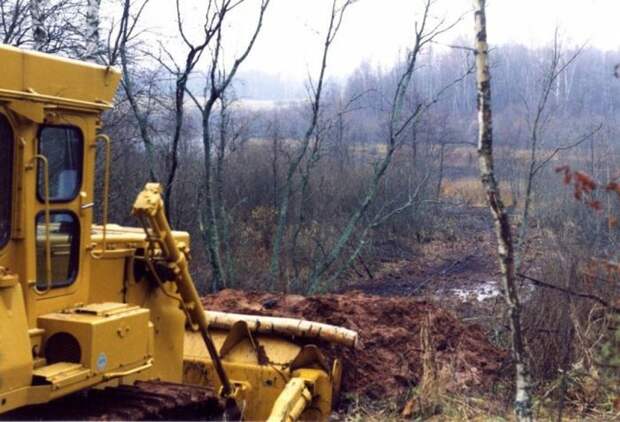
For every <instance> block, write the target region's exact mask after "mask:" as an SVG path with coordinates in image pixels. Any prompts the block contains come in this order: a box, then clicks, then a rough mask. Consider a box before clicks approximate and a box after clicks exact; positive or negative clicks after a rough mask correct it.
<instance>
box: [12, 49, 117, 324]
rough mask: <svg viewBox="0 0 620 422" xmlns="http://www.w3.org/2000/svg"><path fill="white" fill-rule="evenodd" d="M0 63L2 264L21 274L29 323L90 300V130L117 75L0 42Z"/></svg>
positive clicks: (92, 160) (96, 124) (111, 92)
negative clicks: (0, 72)
mask: <svg viewBox="0 0 620 422" xmlns="http://www.w3.org/2000/svg"><path fill="white" fill-rule="evenodd" d="M0 62H2V63H3V82H2V87H1V89H0V267H3V268H6V269H10V270H11V271H12V272H14V273H15V274H17V275H18V278H19V281H20V283H21V286H22V289H23V291H24V299H25V301H26V307H27V309H28V319H29V326H31V327H34V325H35V319H36V317H37V315H40V314H42V313H46V312H50V311H52V310H56V309H60V308H62V307H63V306H66V303H67V302H69V301H72V302H74V303H78V302H80V301H81V302H86V299H87V295H88V283H87V282H86V281H85V280H87V279H88V276H89V270H90V268H89V261H88V260H87V259H85V255H86V254H87V253H88V251H89V248H90V247H91V233H90V231H91V230H90V227H91V225H92V223H93V206H94V203H95V198H94V179H93V176H94V174H95V168H94V165H95V154H96V150H97V149H96V148H95V146H96V143H97V141H96V139H97V138H96V131H97V129H98V127H99V124H100V113H101V112H102V111H103V110H105V109H107V108H109V107H111V101H112V99H113V96H114V93H115V91H116V87H117V84H118V81H119V76H120V75H119V73H118V71H116V70H114V69H111V68H109V69H106V68H102V67H99V66H94V65H89V64H86V63H81V62H77V61H71V60H68V59H62V58H56V57H55V58H53V59H52V58H50V57H49V56H46V55H42V54H38V53H33V52H24V51H21V50H18V49H14V48H10V47H5V46H3V47H2V48H1V49H0ZM101 199H102V198H100V200H101ZM69 296H73V298H71V299H70V300H68V297H69Z"/></svg>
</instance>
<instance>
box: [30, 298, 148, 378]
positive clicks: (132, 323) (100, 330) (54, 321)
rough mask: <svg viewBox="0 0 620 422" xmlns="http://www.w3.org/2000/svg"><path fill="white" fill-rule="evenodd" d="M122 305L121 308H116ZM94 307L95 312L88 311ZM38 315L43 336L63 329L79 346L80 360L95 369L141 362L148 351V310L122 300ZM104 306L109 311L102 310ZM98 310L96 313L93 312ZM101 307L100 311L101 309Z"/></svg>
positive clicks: (146, 358) (126, 365)
mask: <svg viewBox="0 0 620 422" xmlns="http://www.w3.org/2000/svg"><path fill="white" fill-rule="evenodd" d="M119 306H120V307H124V311H123V310H122V309H119ZM93 309H95V311H96V312H95V313H91V311H92V310H93ZM82 310H83V311H84V312H80V309H79V308H78V309H74V310H72V311H70V312H58V313H52V314H47V315H43V316H41V317H39V319H38V325H39V326H40V327H41V328H43V329H45V332H46V340H45V341H49V339H50V338H51V336H53V335H54V334H56V333H60V332H66V333H69V334H71V335H72V336H73V337H75V339H76V340H77V341H78V343H79V344H80V347H81V364H82V365H84V366H85V367H86V368H89V369H91V370H92V371H94V372H95V373H104V372H109V371H113V370H114V371H116V370H119V369H122V368H127V367H130V366H134V365H136V364H139V363H144V362H146V361H147V360H148V359H150V358H151V357H152V356H151V355H150V353H149V311H148V309H143V308H138V307H130V306H128V305H126V304H105V305H100V306H96V307H93V305H90V306H89V307H85V308H83V309H82ZM105 310H108V311H112V312H111V313H110V314H106V313H105ZM97 311H99V313H100V314H99V315H98V314H97ZM101 311H103V313H101Z"/></svg>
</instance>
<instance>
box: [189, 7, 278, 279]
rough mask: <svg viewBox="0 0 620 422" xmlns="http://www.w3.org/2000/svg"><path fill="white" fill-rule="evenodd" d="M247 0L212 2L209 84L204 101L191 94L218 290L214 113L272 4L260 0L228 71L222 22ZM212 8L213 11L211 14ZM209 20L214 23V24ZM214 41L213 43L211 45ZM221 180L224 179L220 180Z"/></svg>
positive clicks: (206, 236)
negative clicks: (199, 124)
mask: <svg viewBox="0 0 620 422" xmlns="http://www.w3.org/2000/svg"><path fill="white" fill-rule="evenodd" d="M244 1H245V0H241V1H232V0H223V1H222V2H221V4H217V3H216V2H213V3H209V7H208V11H207V15H206V21H207V22H206V24H205V28H214V32H213V33H210V32H208V31H205V38H204V40H205V43H204V45H205V47H206V46H207V45H208V46H209V47H211V62H210V66H209V70H208V73H207V86H206V88H205V92H204V96H203V99H202V101H201V100H200V99H199V98H198V96H196V95H195V94H193V93H191V92H190V91H188V92H189V94H190V96H191V98H192V99H193V100H194V103H195V105H196V107H197V108H198V109H199V110H200V113H201V116H202V144H203V153H204V185H203V188H204V194H203V195H202V198H203V201H202V207H201V210H200V217H199V218H200V223H201V224H200V228H201V232H202V237H203V241H204V244H205V246H206V249H207V250H208V253H209V260H210V264H211V270H212V289H213V290H214V291H217V290H219V289H220V288H221V287H224V286H226V279H225V271H224V268H223V264H222V259H221V242H220V232H221V228H220V220H219V219H218V210H219V209H221V208H220V207H219V204H218V203H217V197H216V195H215V194H214V193H215V192H217V191H218V189H223V187H222V188H220V187H218V186H217V185H216V184H217V182H218V180H217V177H215V175H214V174H213V168H214V160H213V149H214V146H215V139H214V136H213V129H212V116H213V111H214V109H215V106H216V105H217V104H218V103H220V104H221V103H222V102H223V101H225V98H224V94H225V92H226V90H227V89H228V88H229V86H230V85H231V82H232V81H233V79H234V77H235V75H236V74H237V72H238V70H239V67H240V66H241V64H243V62H244V61H245V60H246V59H247V57H248V55H249V54H250V52H251V51H252V48H253V47H254V44H255V42H256V40H257V38H258V35H259V33H260V30H261V28H262V25H263V19H264V17H265V13H266V11H267V8H268V6H269V3H270V0H261V3H260V7H259V11H258V16H257V19H256V25H255V27H254V30H253V32H252V34H251V36H250V39H249V41H248V42H247V44H246V46H245V48H244V49H243V50H242V52H241V53H240V54H239V55H238V56H237V57H236V58H235V59H234V61H233V63H232V66H231V67H230V69H229V70H226V67H225V63H224V53H223V36H224V33H223V32H224V31H223V28H222V27H223V22H224V21H225V19H226V18H227V16H228V14H229V12H230V11H231V10H233V9H234V8H235V7H238V6H239V5H241V4H242V3H244ZM211 7H213V9H214V11H213V13H212V14H211V13H209V12H210V10H211ZM209 22H215V23H214V24H213V25H212V26H211V25H209ZM211 41H213V43H214V44H213V45H212V44H211ZM219 182H220V183H222V182H223V180H219Z"/></svg>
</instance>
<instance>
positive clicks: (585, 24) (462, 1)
mask: <svg viewBox="0 0 620 422" xmlns="http://www.w3.org/2000/svg"><path fill="white" fill-rule="evenodd" d="M174 3H175V2H174V1H172V0H152V1H151V4H150V7H149V9H148V10H147V14H146V16H145V19H144V21H143V22H144V24H145V25H146V26H148V27H149V29H150V30H151V31H152V33H154V34H157V37H158V39H159V40H163V41H164V42H165V43H166V44H167V45H168V47H171V48H173V49H174V48H175V47H174V45H175V41H174V34H175V31H176V22H175V15H176V12H175V8H174ZM246 3H247V5H246V6H244V8H240V9H239V10H237V11H236V15H235V18H234V20H233V21H231V23H230V27H229V29H228V30H227V31H226V33H225V37H226V38H227V45H228V46H229V48H228V51H229V54H232V51H234V49H235V48H237V49H239V48H240V46H241V45H243V43H244V41H245V39H246V38H247V36H248V34H249V33H250V32H251V29H252V25H253V24H254V20H253V19H254V17H255V16H256V13H255V11H256V7H257V5H258V4H259V0H248V1H247V2H246ZM271 3H272V4H271V5H270V9H269V11H268V15H267V17H266V20H265V23H264V27H263V31H262V33H261V35H260V38H259V40H258V41H257V44H256V46H255V49H254V50H253V52H252V54H251V56H250V57H249V58H248V60H247V61H246V63H245V64H244V70H245V71H250V70H260V71H261V72H265V73H269V74H274V75H281V77H283V78H286V79H290V80H303V79H305V78H306V76H307V74H308V70H309V69H310V70H312V68H313V66H314V65H315V64H316V63H317V62H318V61H319V59H320V48H321V42H322V37H323V34H324V31H325V29H326V26H327V23H328V22H327V19H328V17H329V8H330V5H331V0H272V2H271ZM181 4H182V8H183V16H184V18H183V19H184V26H185V27H187V28H188V29H189V28H195V29H199V28H200V20H201V12H200V10H201V9H200V7H201V6H202V5H204V4H205V2H204V1H202V0H181ZM421 4H422V1H421V0H359V1H358V2H357V3H356V4H354V5H353V6H352V7H351V8H350V9H349V11H348V12H347V15H346V17H345V20H344V23H343V26H342V30H341V32H340V34H339V35H338V39H337V41H336V43H335V44H334V47H333V50H332V52H331V56H330V62H329V69H330V74H331V75H332V76H336V77H344V76H346V75H347V74H349V73H350V72H351V71H353V70H354V69H355V68H356V67H357V66H358V65H359V64H360V63H361V62H363V61H367V62H370V63H373V64H375V65H381V66H384V67H387V66H389V65H390V64H391V63H393V62H394V61H395V59H396V58H397V57H398V55H399V53H401V52H402V51H404V50H405V49H406V48H407V46H409V45H411V35H412V31H413V22H414V21H415V19H416V16H419V15H418V14H417V12H419V11H420V6H421ZM471 4H472V2H471V0H437V4H436V5H435V6H436V7H435V8H434V13H433V14H434V15H435V16H436V17H438V18H441V17H445V18H446V19H448V20H451V19H456V18H458V17H459V16H461V15H463V14H465V13H467V12H468V11H470V10H471ZM487 15H488V24H489V41H490V42H491V43H492V44H496V45H497V44H502V43H507V42H517V43H521V44H525V45H528V46H540V45H544V44H546V43H548V42H549V41H550V40H551V39H552V36H553V32H554V28H555V27H556V25H559V27H560V29H561V32H562V34H563V36H564V39H565V40H566V42H568V43H572V44H582V43H584V42H586V41H587V42H589V45H591V46H593V47H597V48H601V49H606V50H614V51H619V47H620V37H619V36H618V35H619V34H620V23H619V21H620V0H489V1H488V11H487ZM472 21H473V17H472V15H471V14H467V15H466V16H464V18H463V21H462V23H461V24H460V25H459V26H458V27H457V28H456V29H455V30H454V31H451V33H450V34H449V35H448V36H447V37H446V38H444V39H443V40H444V42H452V41H454V39H455V38H458V37H459V36H460V37H461V38H462V39H464V40H465V41H466V42H470V40H471V38H472V26H473V23H472ZM178 51H179V52H181V50H180V49H178Z"/></svg>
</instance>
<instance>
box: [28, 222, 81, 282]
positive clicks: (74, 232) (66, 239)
mask: <svg viewBox="0 0 620 422" xmlns="http://www.w3.org/2000/svg"><path fill="white" fill-rule="evenodd" d="M36 227H37V232H36V233H37V244H36V251H37V287H38V288H39V289H42V290H43V289H45V288H46V287H47V267H46V262H45V261H46V249H45V248H46V237H47V236H46V233H47V229H48V227H47V226H46V224H45V213H44V212H40V213H39V214H38V215H37V221H36ZM49 237H50V252H51V256H52V279H51V282H52V287H64V286H68V285H69V284H71V283H73V281H74V280H75V277H76V275H77V271H78V262H79V246H80V227H79V222H78V220H77V218H76V217H75V216H74V215H73V213H71V212H68V211H52V212H51V213H50V225H49Z"/></svg>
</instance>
